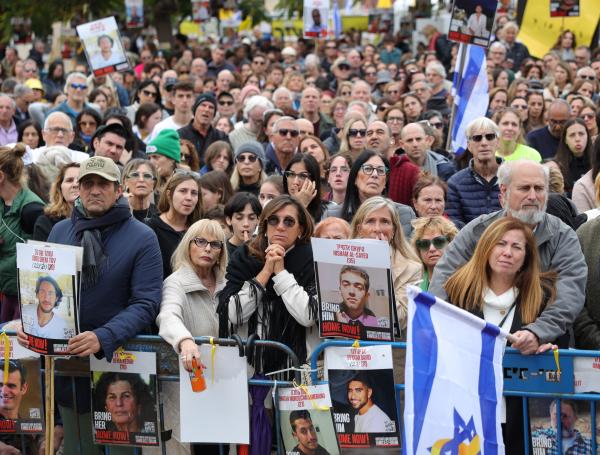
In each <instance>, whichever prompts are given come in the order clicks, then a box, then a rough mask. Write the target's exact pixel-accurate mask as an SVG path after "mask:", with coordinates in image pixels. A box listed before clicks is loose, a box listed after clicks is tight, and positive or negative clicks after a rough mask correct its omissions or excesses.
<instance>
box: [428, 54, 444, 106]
mask: <svg viewBox="0 0 600 455" xmlns="http://www.w3.org/2000/svg"><path fill="white" fill-rule="evenodd" d="M425 76H426V77H427V82H429V86H430V87H431V98H444V99H445V98H446V96H447V95H448V91H447V90H446V87H445V82H446V69H445V68H444V65H442V64H441V63H440V62H438V61H433V62H429V64H428V65H427V67H426V68H425Z"/></svg>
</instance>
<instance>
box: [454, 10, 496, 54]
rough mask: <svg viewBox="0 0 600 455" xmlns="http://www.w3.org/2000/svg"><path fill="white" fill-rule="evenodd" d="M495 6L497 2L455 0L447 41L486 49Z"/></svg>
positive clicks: (490, 33) (494, 14)
mask: <svg viewBox="0 0 600 455" xmlns="http://www.w3.org/2000/svg"><path fill="white" fill-rule="evenodd" d="M497 6H498V0H455V1H454V4H453V6H452V13H451V19H450V30H449V31H448V39H449V40H452V41H457V42H459V43H465V44H476V45H477V46H483V47H487V46H488V44H489V41H490V37H491V35H492V27H493V25H494V17H495V16H496V9H497Z"/></svg>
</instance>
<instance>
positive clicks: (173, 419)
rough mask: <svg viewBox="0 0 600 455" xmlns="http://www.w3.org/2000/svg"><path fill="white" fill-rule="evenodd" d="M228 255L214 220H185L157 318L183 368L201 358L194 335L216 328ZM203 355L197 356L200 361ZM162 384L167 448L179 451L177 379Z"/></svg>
mask: <svg viewBox="0 0 600 455" xmlns="http://www.w3.org/2000/svg"><path fill="white" fill-rule="evenodd" d="M227 259H228V257H227V248H225V233H224V232H223V229H222V228H221V226H220V224H219V223H218V222H217V221H214V220H206V219H205V220H200V221H197V222H196V223H194V224H192V225H191V226H190V228H189V229H188V231H187V232H186V233H185V235H184V236H183V238H182V239H181V243H180V244H179V246H178V247H177V249H176V250H175V253H174V254H173V270H174V271H173V273H172V274H171V275H169V276H168V277H167V278H166V279H165V281H164V284H163V290H162V301H161V302H160V313H159V314H158V317H157V318H156V324H157V325H158V329H159V335H160V336H161V337H162V338H163V339H164V340H165V341H166V342H167V343H169V344H170V345H171V346H172V347H173V349H174V350H175V352H177V353H178V354H179V355H180V358H181V360H182V362H183V365H184V367H185V368H186V369H187V370H188V371H192V359H193V358H196V359H197V360H198V361H200V350H199V348H198V345H197V344H196V343H195V342H194V339H193V338H194V337H199V336H212V337H216V336H218V334H219V319H218V316H217V313H216V311H215V308H216V306H217V294H218V293H219V292H220V291H222V289H223V288H224V287H225V269H226V267H227ZM208 361H209V360H208V359H202V362H204V363H206V362H208ZM162 387H163V392H164V393H163V395H164V399H165V403H164V412H165V419H166V422H167V424H168V425H169V428H173V438H172V439H171V440H170V441H168V442H167V452H168V453H183V452H182V451H183V449H184V448H183V447H180V449H181V450H178V447H176V446H179V445H181V443H180V442H179V441H180V439H181V437H180V433H179V384H177V383H175V382H169V383H165V384H163V385H162ZM203 447H204V448H206V446H203ZM211 448H212V447H211ZM187 450H189V449H187ZM197 453H200V452H197ZM202 453H218V450H216V451H214V452H213V451H204V452H202Z"/></svg>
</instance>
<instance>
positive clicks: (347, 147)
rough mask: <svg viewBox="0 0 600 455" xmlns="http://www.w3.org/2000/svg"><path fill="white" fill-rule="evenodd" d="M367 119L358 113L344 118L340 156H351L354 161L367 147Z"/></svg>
mask: <svg viewBox="0 0 600 455" xmlns="http://www.w3.org/2000/svg"><path fill="white" fill-rule="evenodd" d="M367 124H368V123H367V119H366V118H365V116H364V115H362V114H359V113H358V112H349V113H347V114H346V117H345V118H344V128H342V134H341V139H340V149H339V151H338V154H346V155H349V156H350V157H351V158H352V160H353V161H355V160H356V158H358V155H360V154H361V153H362V152H363V151H364V150H365V148H366V146H367Z"/></svg>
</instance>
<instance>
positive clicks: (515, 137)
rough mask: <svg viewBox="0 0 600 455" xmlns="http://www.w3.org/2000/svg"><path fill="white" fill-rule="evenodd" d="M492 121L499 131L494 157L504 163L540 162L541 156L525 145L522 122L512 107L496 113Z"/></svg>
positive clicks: (517, 112)
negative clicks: (520, 161)
mask: <svg viewBox="0 0 600 455" xmlns="http://www.w3.org/2000/svg"><path fill="white" fill-rule="evenodd" d="M523 102H525V100H523ZM493 120H494V122H496V124H497V125H498V128H499V129H500V140H499V141H498V150H496V156H500V157H502V158H503V159H504V161H510V160H531V161H535V162H536V163H541V162H542V156H541V155H540V154H539V153H538V151H537V150H536V149H534V148H532V147H529V146H528V145H525V138H524V137H523V121H522V119H521V117H520V116H519V111H517V110H516V109H514V108H512V107H506V108H504V109H502V110H500V111H498V112H496V113H495V114H494V117H493Z"/></svg>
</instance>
